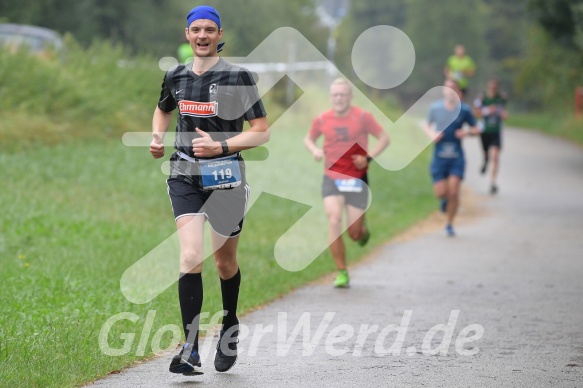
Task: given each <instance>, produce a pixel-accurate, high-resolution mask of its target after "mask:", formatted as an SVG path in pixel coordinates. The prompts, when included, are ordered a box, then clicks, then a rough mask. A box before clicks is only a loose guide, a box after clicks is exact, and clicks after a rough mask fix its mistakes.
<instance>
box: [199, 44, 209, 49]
mask: <svg viewBox="0 0 583 388" xmlns="http://www.w3.org/2000/svg"><path fill="white" fill-rule="evenodd" d="M196 47H198V48H203V49H206V48H208V47H209V44H208V43H197V44H196Z"/></svg>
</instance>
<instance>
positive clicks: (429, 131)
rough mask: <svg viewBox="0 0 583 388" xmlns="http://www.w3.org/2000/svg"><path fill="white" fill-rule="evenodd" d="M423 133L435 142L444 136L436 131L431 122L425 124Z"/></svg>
mask: <svg viewBox="0 0 583 388" xmlns="http://www.w3.org/2000/svg"><path fill="white" fill-rule="evenodd" d="M423 132H425V135H427V137H428V138H430V139H431V140H433V141H438V140H439V139H440V138H441V136H442V134H441V132H437V131H436V130H435V129H434V126H433V123H431V122H430V121H426V122H425V124H423Z"/></svg>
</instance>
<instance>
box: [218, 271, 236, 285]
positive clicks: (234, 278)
mask: <svg viewBox="0 0 583 388" xmlns="http://www.w3.org/2000/svg"><path fill="white" fill-rule="evenodd" d="M219 279H221V284H224V285H229V284H233V283H236V284H238V283H241V269H240V268H238V269H237V273H236V274H235V275H233V277H232V278H230V279H223V278H222V277H220V276H219Z"/></svg>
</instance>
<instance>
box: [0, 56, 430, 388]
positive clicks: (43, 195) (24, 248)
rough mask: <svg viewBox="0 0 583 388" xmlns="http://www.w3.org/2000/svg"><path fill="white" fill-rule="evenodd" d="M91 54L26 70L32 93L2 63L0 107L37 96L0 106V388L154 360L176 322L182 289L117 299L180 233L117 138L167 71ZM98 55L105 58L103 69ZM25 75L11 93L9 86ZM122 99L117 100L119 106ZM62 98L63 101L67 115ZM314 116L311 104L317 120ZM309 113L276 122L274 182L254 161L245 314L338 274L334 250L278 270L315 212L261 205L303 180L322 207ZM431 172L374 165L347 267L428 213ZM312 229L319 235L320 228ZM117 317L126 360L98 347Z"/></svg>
mask: <svg viewBox="0 0 583 388" xmlns="http://www.w3.org/2000/svg"><path fill="white" fill-rule="evenodd" d="M93 50H96V51H92V52H91V53H92V55H91V56H87V58H86V61H85V62H83V58H82V57H83V56H82V55H81V54H83V52H79V53H76V52H75V51H73V52H71V53H70V54H69V64H65V65H57V64H51V63H36V62H35V63H29V64H30V65H33V64H34V65H35V66H37V68H36V71H38V72H41V73H42V72H43V71H44V72H45V73H43V74H44V76H53V82H52V83H44V84H42V85H40V86H39V85H37V84H36V83H34V82H33V83H28V82H27V81H26V80H25V79H23V78H22V77H23V75H22V74H21V73H23V72H24V73H27V70H26V68H27V67H26V66H19V62H18V60H16V59H15V58H13V57H10V56H6V55H3V56H0V61H1V62H2V66H0V68H1V69H2V71H3V73H1V74H0V80H1V81H2V82H0V85H2V86H1V87H0V95H1V96H2V98H3V99H4V98H5V97H6V96H13V97H14V93H16V92H15V90H17V89H18V88H25V87H26V88H30V89H31V90H32V91H31V93H30V95H31V96H32V97H31V98H32V99H33V102H34V103H33V102H31V101H26V100H25V99H23V98H12V99H10V100H9V101H10V103H7V104H5V105H4V104H3V106H2V107H0V109H2V115H3V120H2V122H0V138H2V141H3V144H7V145H8V146H9V149H10V152H4V153H2V154H0V168H1V169H2V172H3V173H2V183H3V187H2V190H1V191H0V201H1V203H2V205H3V206H2V210H3V214H2V218H1V219H0V257H1V259H2V264H3V267H2V271H1V272H0V282H1V283H2V288H0V298H1V299H2V300H3V307H4V309H3V314H2V315H1V316H0V382H1V384H2V385H4V386H42V387H69V386H78V385H81V384H83V383H85V382H87V381H91V380H94V379H96V378H99V377H101V376H105V375H107V374H108V373H109V372H111V371H114V370H118V369H120V368H123V367H125V366H127V365H130V364H132V363H133V362H135V361H136V360H138V359H140V358H142V357H143V356H144V355H145V356H148V355H150V354H151V353H152V348H151V344H152V342H153V341H152V340H153V333H156V332H157V330H158V329H159V328H161V327H163V326H164V325H169V324H173V325H179V324H180V313H179V308H178V300H177V292H176V286H172V287H170V288H169V289H168V290H166V291H165V292H163V293H162V294H160V295H159V296H158V297H157V298H155V299H154V300H152V301H151V302H150V303H147V304H143V305H135V304H132V303H130V302H129V301H127V300H126V299H125V298H124V296H123V295H122V293H121V292H120V283H119V282H120V278H121V276H122V274H123V273H124V271H125V270H126V269H127V268H128V267H130V266H131V265H132V264H133V263H134V262H136V261H137V260H139V259H140V258H141V257H143V256H144V255H145V254H147V253H148V252H150V251H151V250H152V249H154V248H155V247H156V246H157V245H158V244H159V243H160V242H162V241H164V240H165V239H166V238H168V237H169V236H170V235H171V234H173V233H174V230H175V226H174V221H173V219H172V216H171V209H170V204H169V200H168V197H167V194H166V187H165V183H164V179H165V178H164V176H163V174H161V172H160V166H161V164H162V161H156V160H153V159H152V158H151V156H150V155H149V153H148V152H147V149H146V148H140V147H137V148H129V147H125V146H124V145H123V144H122V143H121V140H120V139H121V134H122V133H124V132H125V131H144V130H146V131H147V130H148V128H149V121H150V117H151V112H152V110H153V106H154V104H155V100H156V95H157V93H158V87H159V84H160V80H161V72H160V71H159V70H157V69H155V66H152V69H150V70H144V69H141V70H140V69H120V68H119V67H117V66H114V65H113V63H115V62H116V60H115V58H116V56H115V55H114V54H115V53H112V52H110V51H108V49H107V48H106V47H105V48H104V47H102V46H97V48H94V49H93ZM99 50H101V51H99ZM77 55H79V56H80V57H78V56H77ZM96 57H100V58H101V57H107V58H108V61H107V63H104V62H99V61H96V60H95V58H96ZM92 58H93V59H92ZM22 60H23V61H28V60H29V59H27V58H24V59H22ZM33 62H34V61H33ZM25 63H28V62H25ZM79 64H81V65H82V66H80V67H78V66H77V65H79ZM71 65H74V66H73V67H72V68H71V67H70V66H71ZM61 66H63V67H61ZM8 69H10V71H8ZM82 69H85V71H82ZM71 71H73V72H72V73H71ZM75 71H77V72H79V73H78V74H76V73H75ZM27 74H28V73H27ZM43 74H39V75H38V79H37V81H38V82H44V81H43V80H42V79H43ZM72 74H73V75H74V76H73V75H72ZM106 75H107V76H106ZM19 77H20V79H21V81H19V82H16V81H14V82H12V81H11V80H10V79H14V80H16V79H19ZM128 79H129V80H130V81H132V82H129V81H128ZM111 80H113V82H109V81H111ZM5 81H6V82H5ZM138 81H139V82H138ZM35 82H36V81H35ZM43 85H44V86H43ZM136 85H137V86H136ZM145 85H146V86H145ZM112 86H113V88H112ZM86 89H87V90H86ZM150 89H151V90H150ZM51 90H52V92H51V93H52V94H50V93H49V92H50V91H51ZM120 90H121V91H123V92H124V93H125V94H122V95H121V96H120V94H119V93H118V91H120ZM37 93H38V94H40V96H37V95H36V94H37ZM43 93H44V94H43ZM47 93H49V94H50V95H52V96H53V97H54V99H55V101H52V104H53V105H52V107H51V108H50V109H48V108H47V109H44V108H43V109H40V110H39V111H31V110H30V107H31V105H30V104H32V106H34V104H37V103H41V102H42V101H46V98H47V95H49V94H47ZM25 95H26V93H25ZM152 95H153V96H154V97H150V96H152ZM146 96H147V97H146ZM66 98H70V99H71V100H70V101H68V102H67V103H66V104H65V103H64V102H63V99H66ZM3 101H4V100H3ZM6 101H8V100H6ZM152 101H153V103H152ZM323 104H324V105H326V101H325V100H324V101H323ZM68 106H69V107H70V109H69V108H68ZM319 109H320V108H315V105H314V107H312V110H313V111H314V112H315V111H317V110H319ZM268 111H271V109H270V108H268ZM281 111H282V110H281V109H280V110H279V112H281ZM314 112H312V111H309V112H308V113H304V114H295V115H293V116H292V117H286V118H285V119H284V118H283V116H282V120H281V122H280V125H278V126H277V128H278V129H279V130H278V132H277V133H276V134H274V136H273V137H272V142H270V144H269V147H268V148H269V153H270V155H272V156H273V157H275V156H276V155H284V154H285V155H287V156H289V158H291V159H289V158H288V159H285V158H284V159H283V165H282V170H281V171H279V172H278V170H277V169H276V170H272V171H271V175H268V174H267V176H263V175H262V174H260V173H259V172H260V171H261V167H262V166H261V164H260V163H258V164H255V167H253V166H252V163H249V171H250V173H249V178H250V181H251V184H252V187H253V188H255V190H256V192H255V198H256V202H255V204H254V206H253V207H252V208H251V209H250V211H249V214H248V217H247V219H246V221H245V231H244V233H243V235H242V237H241V242H240V250H239V260H240V266H241V270H242V273H243V283H242V288H241V298H240V304H239V306H240V310H241V311H242V312H243V311H249V310H250V309H253V308H254V307H256V306H259V305H262V304H264V303H266V302H268V301H271V300H273V299H274V298H276V297H278V296H280V295H282V294H285V293H287V292H289V291H290V290H292V289H294V288H296V287H298V286H300V285H302V284H305V283H306V282H308V281H311V280H314V279H317V278H318V277H320V276H322V275H324V274H326V273H329V272H331V271H333V270H334V266H333V263H332V259H331V257H330V255H329V253H328V252H324V253H323V254H321V255H320V256H319V257H318V258H317V259H316V260H314V261H313V262H312V263H311V264H310V265H309V266H308V267H307V268H306V269H304V270H302V271H298V272H289V271H286V270H284V269H283V268H282V267H281V266H279V265H278V263H277V262H276V260H275V259H274V246H275V244H276V242H277V241H278V239H279V238H280V237H281V236H282V235H284V234H285V233H286V231H287V230H288V229H289V228H290V227H291V226H292V225H293V224H294V223H295V222H296V221H297V220H298V219H300V218H301V217H302V215H303V214H305V213H306V212H307V211H308V210H309V209H310V206H308V205H307V204H306V203H305V202H302V201H301V200H298V198H297V197H295V196H294V195H291V194H292V193H291V192H290V193H289V194H290V195H281V193H279V194H278V193H276V194H269V193H263V194H261V195H259V191H257V188H260V187H267V188H269V179H273V182H279V181H278V180H282V179H283V181H286V180H288V181H290V182H294V186H295V187H294V189H298V188H299V189H301V188H302V186H301V184H302V182H304V178H305V183H306V187H308V188H309V189H310V192H311V193H312V196H311V198H312V199H313V198H316V199H317V200H316V201H315V202H313V203H314V204H316V203H320V201H321V200H320V199H318V196H319V183H318V182H319V181H320V178H321V168H322V166H321V164H315V163H314V162H313V160H311V157H310V156H309V155H308V153H307V151H305V150H304V149H303V146H302V144H301V139H302V138H303V136H304V134H305V132H306V131H307V129H308V126H309V121H310V120H311V117H312V116H313V113H314ZM271 117H272V118H273V116H271ZM169 151H170V150H169ZM259 153H260V154H261V152H259ZM428 162H429V154H428V153H427V152H425V153H423V154H422V155H421V156H419V157H417V158H416V159H415V160H414V162H413V163H412V164H411V165H409V166H408V167H407V168H405V169H404V170H402V171H398V172H387V171H385V170H383V169H382V168H380V167H379V166H378V165H373V166H372V168H371V172H370V182H371V187H372V189H373V196H374V197H373V198H374V201H373V203H372V205H371V208H370V209H369V212H368V216H367V217H368V224H369V226H370V228H371V230H372V231H373V237H372V239H371V242H370V243H369V245H367V246H366V247H365V248H360V247H358V246H357V245H356V244H355V243H347V254H348V257H349V261H350V262H355V261H357V260H359V258H362V257H363V256H365V255H367V254H368V253H370V252H371V251H372V250H374V249H375V247H378V246H379V245H380V244H382V243H383V242H385V241H386V240H387V239H389V238H391V237H392V236H394V235H395V234H396V233H398V232H399V231H401V230H403V229H405V228H407V227H408V226H410V225H412V224H414V223H415V222H417V221H418V220H420V219H422V218H423V217H425V216H426V215H427V214H428V213H429V212H431V211H432V210H433V209H434V207H435V201H434V200H433V198H432V193H431V185H430V180H429V176H428V172H427V165H428ZM258 171H259V172H258ZM259 176H261V178H262V179H258V178H257V177H259ZM264 178H267V182H268V184H266V180H265V179H264ZM273 182H272V185H274V183H273ZM300 192H301V190H300ZM295 194H297V193H295ZM320 221H321V222H323V223H324V224H325V220H324V219H321V220H320ZM313 238H314V237H313V236H309V235H306V236H305V239H302V241H298V245H309V243H310V239H313ZM168 260H175V261H176V260H177V258H176V257H168ZM208 264H211V263H208ZM177 271H178V270H177ZM204 279H205V302H204V306H203V311H208V312H211V315H212V314H213V313H214V312H216V311H218V310H220V309H221V302H220V288H219V281H218V279H217V274H216V270H215V269H214V266H213V265H212V264H211V265H205V269H204ZM151 310H153V311H155V312H156V316H155V319H154V321H153V326H152V328H151V331H150V334H149V335H146V336H145V338H144V339H145V342H144V345H145V347H144V354H143V355H142V354H141V352H140V351H139V349H138V348H139V343H140V336H141V333H142V328H143V327H144V324H145V320H146V317H147V315H148V312H149V311H151ZM122 312H127V313H132V314H136V318H137V321H136V322H131V321H128V320H125V321H120V322H118V323H116V325H115V326H114V328H113V329H112V331H111V332H110V333H109V337H108V340H109V342H110V345H111V346H112V347H114V348H121V347H122V346H123V345H124V343H125V340H124V338H130V337H127V334H126V336H125V337H124V333H134V334H135V337H134V338H133V339H132V341H131V346H130V348H129V349H128V352H126V353H125V354H124V355H120V356H115V357H112V356H107V355H104V354H103V353H102V352H101V350H100V347H99V344H98V337H99V333H100V330H101V329H102V327H103V325H104V323H105V322H106V321H107V320H108V319H109V318H110V317H112V316H114V315H116V314H119V313H122ZM167 334H168V333H167ZM169 343H170V335H165V336H163V337H162V339H161V341H160V347H162V348H164V347H166V346H168V344H169Z"/></svg>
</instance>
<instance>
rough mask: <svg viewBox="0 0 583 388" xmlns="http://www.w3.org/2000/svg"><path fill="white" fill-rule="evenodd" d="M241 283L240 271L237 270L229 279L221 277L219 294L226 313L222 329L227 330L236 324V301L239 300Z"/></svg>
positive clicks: (237, 321)
mask: <svg viewBox="0 0 583 388" xmlns="http://www.w3.org/2000/svg"><path fill="white" fill-rule="evenodd" d="M240 284H241V271H240V270H237V273H236V274H235V276H233V277H232V278H230V279H227V280H224V279H221V294H222V296H223V310H226V311H227V315H225V316H224V317H223V330H225V331H227V330H228V329H229V328H231V327H232V326H235V325H238V324H239V320H238V319H237V302H238V301H239V285H240Z"/></svg>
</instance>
